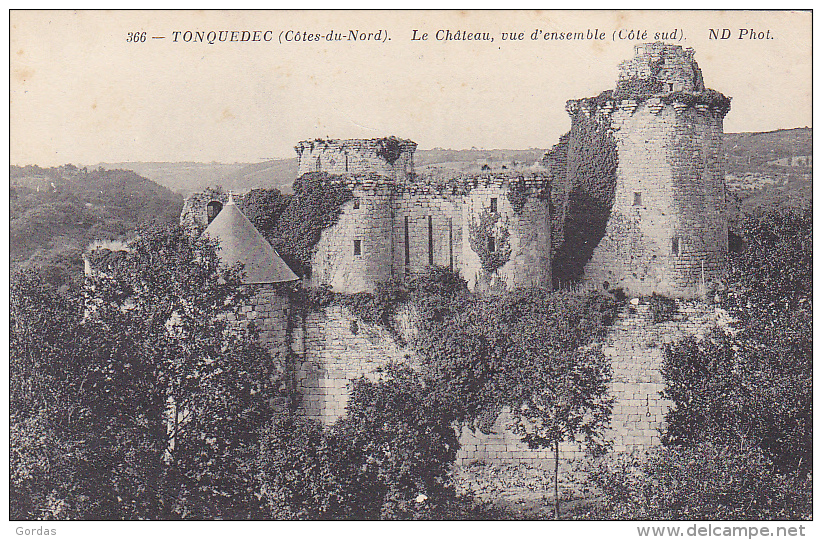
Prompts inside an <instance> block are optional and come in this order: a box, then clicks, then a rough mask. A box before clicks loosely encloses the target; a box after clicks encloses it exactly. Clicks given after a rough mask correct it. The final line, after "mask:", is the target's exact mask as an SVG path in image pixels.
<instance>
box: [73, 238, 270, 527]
mask: <svg viewBox="0 0 822 540" xmlns="http://www.w3.org/2000/svg"><path fill="white" fill-rule="evenodd" d="M215 247H216V246H215V245H214V244H213V243H212V242H211V241H210V240H207V239H205V238H202V237H201V238H198V239H192V238H191V237H190V236H188V235H187V234H185V232H184V231H183V230H182V229H181V228H180V227H179V226H153V227H148V228H143V229H141V230H140V231H139V236H138V237H137V239H136V240H135V241H134V242H132V243H131V244H130V245H129V248H130V251H129V252H128V253H127V254H126V255H125V256H124V257H122V258H121V259H119V260H118V261H115V262H114V263H113V264H110V265H109V266H108V267H107V268H106V270H105V272H102V273H99V274H98V275H97V276H96V277H95V278H94V279H93V281H92V283H91V285H90V287H89V288H88V289H87V296H86V309H87V311H88V313H89V317H88V320H87V322H86V323H85V324H86V326H87V327H89V328H90V329H91V330H92V332H93V333H94V334H95V335H98V336H101V339H100V340H99V342H98V348H97V350H96V351H95V354H94V357H93V359H92V365H93V369H92V373H91V375H90V377H89V384H88V388H89V390H88V392H87V393H86V395H85V396H84V397H85V398H86V400H87V405H88V407H89V410H90V412H91V413H92V415H91V416H92V419H95V420H96V421H95V423H94V430H95V432H97V433H98V434H99V435H100V437H101V439H102V440H104V441H107V443H108V444H107V447H106V449H105V450H106V455H105V456H100V462H101V463H102V464H103V466H104V468H105V475H106V477H107V479H108V481H109V482H110V483H111V485H112V489H114V491H115V492H116V493H117V498H118V501H120V500H121V501H122V503H121V504H120V505H119V507H120V508H119V511H120V512H122V513H123V514H125V515H131V516H135V517H170V516H180V517H197V518H205V517H232V516H237V515H240V516H247V512H249V511H250V509H252V506H253V504H254V502H253V492H254V486H253V474H252V471H251V466H250V463H251V461H252V456H251V453H252V452H253V449H254V447H255V444H256V435H255V432H256V430H257V429H258V428H259V427H261V426H262V425H263V424H264V423H265V422H266V421H267V419H268V418H269V417H270V414H271V409H270V403H271V401H272V400H273V399H274V397H275V394H276V386H275V382H276V381H275V370H274V367H275V366H274V364H273V361H272V359H271V358H270V357H269V355H268V354H267V353H266V352H265V351H264V350H263V349H261V348H260V347H259V346H257V345H255V344H254V340H253V329H251V328H244V327H242V326H240V325H237V324H231V323H230V320H231V319H233V318H235V317H236V314H237V312H238V310H239V308H240V306H242V305H243V302H244V301H245V300H246V298H247V295H248V291H247V290H244V289H243V288H242V287H241V286H240V275H241V271H240V269H239V268H230V269H225V268H223V267H221V266H220V263H219V259H218V258H217V255H216V249H215ZM169 417H170V418H171V419H172V420H171V421H169Z"/></svg>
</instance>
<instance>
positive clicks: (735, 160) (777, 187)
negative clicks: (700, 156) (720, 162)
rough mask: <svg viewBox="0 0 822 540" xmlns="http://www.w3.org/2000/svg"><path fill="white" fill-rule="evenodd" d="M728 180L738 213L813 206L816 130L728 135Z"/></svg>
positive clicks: (726, 140) (725, 143)
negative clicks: (783, 207) (773, 207)
mask: <svg viewBox="0 0 822 540" xmlns="http://www.w3.org/2000/svg"><path fill="white" fill-rule="evenodd" d="M723 146H724V151H725V158H726V160H727V166H726V175H725V180H726V183H727V186H728V190H729V192H730V193H731V195H732V196H733V198H734V199H738V200H737V201H734V200H732V201H731V202H732V203H735V204H736V206H737V208H738V211H739V212H742V213H749V212H751V211H753V210H754V209H756V208H760V207H763V206H771V205H778V206H790V207H801V206H810V205H811V204H812V203H813V130H812V129H811V128H796V129H780V130H777V131H769V132H765V133H726V134H725V139H724V145H723Z"/></svg>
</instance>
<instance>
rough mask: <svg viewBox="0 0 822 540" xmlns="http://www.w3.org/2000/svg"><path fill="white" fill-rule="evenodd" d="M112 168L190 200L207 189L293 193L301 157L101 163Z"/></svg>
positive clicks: (102, 165)
mask: <svg viewBox="0 0 822 540" xmlns="http://www.w3.org/2000/svg"><path fill="white" fill-rule="evenodd" d="M98 166H101V167H105V168H108V169H130V170H132V171H134V172H136V173H137V174H139V175H141V176H144V177H146V178H150V179H151V180H153V181H154V182H157V183H158V184H160V185H161V186H165V187H167V188H169V189H171V190H173V191H175V192H177V193H180V194H181V195H183V196H185V197H187V196H188V195H191V194H192V193H196V192H199V191H202V190H204V189H205V188H207V187H216V186H222V188H223V189H225V190H232V191H237V192H244V191H249V190H251V189H253V188H276V189H279V190H281V191H286V192H290V191H291V184H293V183H294V179H295V178H297V158H293V159H276V160H270V161H263V162H261V163H233V164H230V163H216V162H212V163H193V162H177V163H162V162H161V163H143V162H127V163H100V164H99V165H98Z"/></svg>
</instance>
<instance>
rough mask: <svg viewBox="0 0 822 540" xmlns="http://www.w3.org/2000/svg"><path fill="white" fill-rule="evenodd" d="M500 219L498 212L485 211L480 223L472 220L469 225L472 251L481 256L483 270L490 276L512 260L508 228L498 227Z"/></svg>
mask: <svg viewBox="0 0 822 540" xmlns="http://www.w3.org/2000/svg"><path fill="white" fill-rule="evenodd" d="M499 219H500V215H499V213H498V212H489V211H488V210H483V212H482V213H481V214H480V215H479V222H477V221H476V220H474V219H473V218H472V219H471V221H470V222H469V223H468V241H469V242H470V245H471V249H472V250H473V251H474V253H476V254H477V256H479V259H480V262H481V263H482V269H483V270H485V272H486V273H487V274H489V275H490V274H493V273H494V272H496V271H497V270H499V269H500V268H502V267H503V266H505V263H507V262H508V261H509V260H510V258H511V245H510V243H509V242H508V238H509V236H510V234H509V233H508V227H506V226H505V224H500V225H499V226H498V225H497V223H498V222H499ZM491 244H493V245H491Z"/></svg>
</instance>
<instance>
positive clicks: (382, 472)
mask: <svg viewBox="0 0 822 540" xmlns="http://www.w3.org/2000/svg"><path fill="white" fill-rule="evenodd" d="M347 411H348V414H347V415H346V416H345V417H343V418H341V419H340V420H338V421H337V422H336V423H335V424H334V425H333V426H331V427H330V428H327V429H324V428H322V427H321V426H320V425H319V424H317V423H314V422H312V421H310V420H305V419H297V418H294V417H291V416H285V415H284V416H280V417H278V418H276V419H275V420H274V421H273V422H272V423H271V425H270V426H269V427H268V428H267V430H266V433H265V435H264V437H263V439H262V445H261V451H260V454H259V457H258V460H259V468H260V471H261V473H260V474H261V478H262V479H263V481H262V493H263V495H264V499H265V501H266V504H267V506H268V508H269V509H270V511H271V512H272V515H273V517H275V518H295V517H302V518H320V519H329V518H332V519H333V518H337V519H342V518H347V519H408V518H417V519H420V518H426V517H436V516H440V517H441V516H442V511H443V510H444V509H447V508H449V507H450V506H452V505H454V504H455V501H456V496H455V493H454V490H453V487H452V485H451V480H450V470H449V469H450V466H451V464H452V463H453V461H454V459H455V457H456V452H457V449H458V442H457V436H456V432H455V431H454V429H453V427H452V425H453V422H454V420H455V417H454V412H453V411H452V410H451V409H450V407H449V406H448V401H447V400H445V399H443V397H442V396H440V395H438V394H437V393H436V391H435V390H434V389H433V387H432V386H430V385H428V384H425V383H424V381H423V380H422V379H421V377H420V376H419V375H417V374H415V373H413V372H412V371H410V370H409V369H408V368H402V367H398V366H389V368H388V371H387V373H386V375H385V377H384V378H383V379H382V380H380V381H377V382H372V381H369V380H366V379H364V378H361V379H358V380H356V381H354V382H353V388H352V392H351V398H350V400H349V404H348V407H347Z"/></svg>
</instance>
